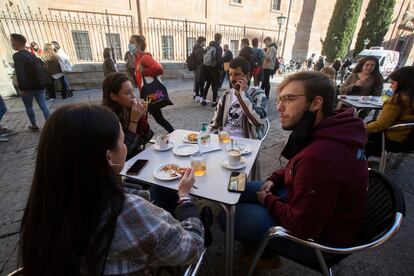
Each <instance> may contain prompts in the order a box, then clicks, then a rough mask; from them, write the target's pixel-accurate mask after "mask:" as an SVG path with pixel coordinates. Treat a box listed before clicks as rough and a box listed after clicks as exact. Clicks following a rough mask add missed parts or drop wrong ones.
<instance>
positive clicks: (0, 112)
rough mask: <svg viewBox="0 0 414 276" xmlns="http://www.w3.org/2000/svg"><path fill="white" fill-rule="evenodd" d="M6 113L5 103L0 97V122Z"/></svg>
mask: <svg viewBox="0 0 414 276" xmlns="http://www.w3.org/2000/svg"><path fill="white" fill-rule="evenodd" d="M6 112H7V106H6V103H5V102H4V100H3V97H2V96H1V95H0V122H1V119H2V118H3V116H4V114H6Z"/></svg>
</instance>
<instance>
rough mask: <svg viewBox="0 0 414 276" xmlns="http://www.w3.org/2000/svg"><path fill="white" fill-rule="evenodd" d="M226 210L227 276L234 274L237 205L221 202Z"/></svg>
mask: <svg viewBox="0 0 414 276" xmlns="http://www.w3.org/2000/svg"><path fill="white" fill-rule="evenodd" d="M220 205H221V207H223V209H224V211H225V212H226V274H225V275H226V276H232V275H233V255H234V213H235V210H236V207H235V205H225V204H220Z"/></svg>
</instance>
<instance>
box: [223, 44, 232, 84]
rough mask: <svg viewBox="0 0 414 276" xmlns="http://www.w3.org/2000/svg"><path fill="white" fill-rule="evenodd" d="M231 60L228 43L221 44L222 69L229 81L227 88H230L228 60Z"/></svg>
mask: <svg viewBox="0 0 414 276" xmlns="http://www.w3.org/2000/svg"><path fill="white" fill-rule="evenodd" d="M232 60H233V53H232V52H231V51H230V49H229V45H228V44H224V45H223V71H224V73H225V75H226V76H227V79H228V81H229V88H231V82H230V76H229V66H230V62H231V61H232Z"/></svg>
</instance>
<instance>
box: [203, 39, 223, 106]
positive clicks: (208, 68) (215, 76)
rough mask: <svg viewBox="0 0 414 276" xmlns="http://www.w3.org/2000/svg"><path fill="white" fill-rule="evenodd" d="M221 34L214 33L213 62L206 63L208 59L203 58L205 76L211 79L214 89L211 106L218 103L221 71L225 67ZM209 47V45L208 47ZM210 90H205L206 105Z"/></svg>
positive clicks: (212, 44)
mask: <svg viewBox="0 0 414 276" xmlns="http://www.w3.org/2000/svg"><path fill="white" fill-rule="evenodd" d="M221 37H222V36H221V34H219V33H216V34H215V35H214V40H213V41H211V42H210V44H209V46H211V47H214V48H215V55H214V57H212V59H213V63H212V64H206V59H205V58H203V64H204V69H205V76H206V79H207V81H210V83H211V89H212V90H213V102H212V103H211V106H213V107H215V106H216V105H217V92H218V87H219V81H220V72H221V68H222V67H223V58H222V55H223V49H222V48H221V47H220V44H221ZM207 48H208V47H207ZM208 50H209V49H206V53H205V55H206V54H207V53H209V51H208ZM207 92H208V90H204V94H203V101H202V104H203V105H206V103H207V102H206V97H207Z"/></svg>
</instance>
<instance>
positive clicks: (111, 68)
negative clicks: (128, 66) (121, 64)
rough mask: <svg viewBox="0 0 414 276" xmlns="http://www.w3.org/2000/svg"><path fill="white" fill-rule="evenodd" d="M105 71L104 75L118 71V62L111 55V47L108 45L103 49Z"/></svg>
mask: <svg viewBox="0 0 414 276" xmlns="http://www.w3.org/2000/svg"><path fill="white" fill-rule="evenodd" d="M103 58H104V61H103V71H104V76H105V77H106V76H108V75H109V74H110V73H114V72H118V69H117V68H116V63H115V61H114V60H113V58H112V56H111V48H108V47H106V48H105V49H104V51H103Z"/></svg>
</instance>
